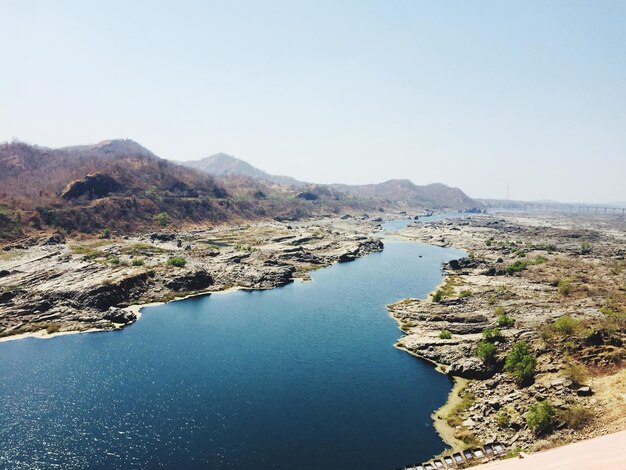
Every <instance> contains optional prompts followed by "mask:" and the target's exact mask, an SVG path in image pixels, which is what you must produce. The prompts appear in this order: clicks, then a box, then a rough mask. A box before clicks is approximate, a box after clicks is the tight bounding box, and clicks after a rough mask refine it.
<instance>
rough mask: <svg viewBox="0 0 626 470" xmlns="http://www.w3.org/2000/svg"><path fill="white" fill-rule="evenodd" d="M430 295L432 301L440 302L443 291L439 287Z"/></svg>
mask: <svg viewBox="0 0 626 470" xmlns="http://www.w3.org/2000/svg"><path fill="white" fill-rule="evenodd" d="M432 297H433V302H436V303H439V302H441V299H443V292H441V289H437V292H435V293H434V294H432Z"/></svg>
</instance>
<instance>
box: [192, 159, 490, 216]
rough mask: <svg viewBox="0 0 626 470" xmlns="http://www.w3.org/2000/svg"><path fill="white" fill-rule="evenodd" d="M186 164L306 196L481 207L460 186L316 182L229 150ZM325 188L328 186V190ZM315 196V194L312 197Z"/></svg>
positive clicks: (422, 206) (424, 206) (425, 206)
mask: <svg viewBox="0 0 626 470" xmlns="http://www.w3.org/2000/svg"><path fill="white" fill-rule="evenodd" d="M183 165H186V166H189V167H190V168H196V169H198V170H201V171H204V172H206V173H208V174H210V175H213V176H245V177H248V178H251V179H254V180H257V181H266V182H270V183H275V184H278V185H284V186H294V187H298V188H301V193H303V194H305V195H310V194H316V193H320V192H321V193H323V192H324V191H325V192H326V194H327V195H328V192H329V191H330V192H333V197H337V196H338V195H339V197H346V196H352V197H356V198H359V199H360V200H362V201H364V200H368V201H369V203H370V205H380V204H381V203H383V204H392V205H397V204H401V205H405V206H408V207H411V208H419V209H470V208H473V207H481V203H479V202H476V201H474V200H473V199H471V198H470V197H469V196H467V195H466V194H465V193H464V192H463V191H461V190H460V189H458V188H451V187H449V186H446V185H445V184H429V185H425V186H418V185H415V184H413V183H412V182H411V181H409V180H406V179H403V180H389V181H385V182H384V183H379V184H368V185H347V184H334V185H319V184H318V185H312V184H311V183H305V182H302V181H298V180H296V179H294V178H291V177H289V176H277V175H270V174H268V173H266V172H264V171H262V170H259V169H258V168H255V167H254V166H252V165H250V164H249V163H247V162H245V161H243V160H240V159H238V158H235V157H232V156H230V155H227V154H225V153H218V154H216V155H212V156H210V157H207V158H204V159H202V160H195V161H189V162H183ZM324 188H325V189H324ZM311 197H314V196H311Z"/></svg>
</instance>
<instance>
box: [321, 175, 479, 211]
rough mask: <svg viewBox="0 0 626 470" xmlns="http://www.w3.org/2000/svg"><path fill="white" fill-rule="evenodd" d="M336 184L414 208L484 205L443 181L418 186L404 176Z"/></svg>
mask: <svg viewBox="0 0 626 470" xmlns="http://www.w3.org/2000/svg"><path fill="white" fill-rule="evenodd" d="M332 187H333V188H335V189H338V190H340V191H345V192H347V193H349V194H353V195H355V196H361V197H370V198H376V199H380V200H383V201H385V202H388V203H391V204H396V203H400V204H406V205H408V206H410V207H418V208H428V209H469V208H472V207H477V206H480V204H479V203H477V202H476V201H474V200H473V199H472V198H470V197H469V196H467V195H466V194H465V193H464V192H463V191H461V190H460V189H458V188H451V187H450V186H446V185H445V184H440V183H435V184H428V185H425V186H418V185H415V184H413V183H412V182H411V181H409V180H406V179H402V180H389V181H385V182H384V183H379V184H366V185H345V184H335V185H332Z"/></svg>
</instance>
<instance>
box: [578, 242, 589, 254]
mask: <svg viewBox="0 0 626 470" xmlns="http://www.w3.org/2000/svg"><path fill="white" fill-rule="evenodd" d="M580 253H581V254H583V255H588V254H589V253H591V243H589V240H583V242H582V243H581V244H580Z"/></svg>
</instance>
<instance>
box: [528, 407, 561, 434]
mask: <svg viewBox="0 0 626 470" xmlns="http://www.w3.org/2000/svg"><path fill="white" fill-rule="evenodd" d="M526 425H527V426H528V427H529V428H530V429H531V430H532V431H533V432H534V433H535V434H536V435H539V434H544V433H547V432H550V431H552V429H554V426H555V425H556V410H555V409H554V407H553V406H552V405H551V404H550V403H549V402H547V401H541V402H539V403H535V404H534V405H531V406H530V408H529V409H528V413H526Z"/></svg>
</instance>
